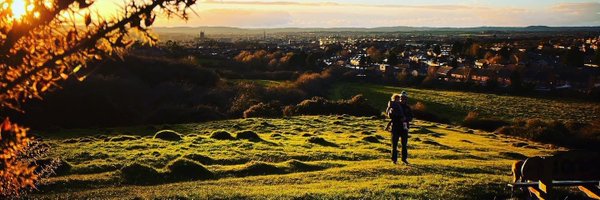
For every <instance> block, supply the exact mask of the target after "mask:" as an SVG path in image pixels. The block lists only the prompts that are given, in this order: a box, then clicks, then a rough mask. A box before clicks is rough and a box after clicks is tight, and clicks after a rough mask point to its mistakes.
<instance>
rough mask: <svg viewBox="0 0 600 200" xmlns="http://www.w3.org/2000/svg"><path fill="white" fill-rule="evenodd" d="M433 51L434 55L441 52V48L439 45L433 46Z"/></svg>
mask: <svg viewBox="0 0 600 200" xmlns="http://www.w3.org/2000/svg"><path fill="white" fill-rule="evenodd" d="M433 53H435V55H436V56H439V55H440V54H442V48H441V47H440V45H435V46H433Z"/></svg>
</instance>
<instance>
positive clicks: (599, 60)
mask: <svg viewBox="0 0 600 200" xmlns="http://www.w3.org/2000/svg"><path fill="white" fill-rule="evenodd" d="M592 62H593V63H594V64H596V65H600V49H596V51H595V53H594V59H593V60H592Z"/></svg>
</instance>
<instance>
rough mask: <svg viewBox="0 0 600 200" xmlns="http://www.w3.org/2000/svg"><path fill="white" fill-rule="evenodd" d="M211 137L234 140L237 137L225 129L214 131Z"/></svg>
mask: <svg viewBox="0 0 600 200" xmlns="http://www.w3.org/2000/svg"><path fill="white" fill-rule="evenodd" d="M210 138H212V139H217V140H234V139H235V138H234V137H233V136H231V133H229V132H227V131H225V130H217V131H213V132H212V133H211V134H210Z"/></svg>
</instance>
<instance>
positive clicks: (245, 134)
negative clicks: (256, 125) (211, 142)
mask: <svg viewBox="0 0 600 200" xmlns="http://www.w3.org/2000/svg"><path fill="white" fill-rule="evenodd" d="M235 138H237V139H247V140H252V141H260V140H262V139H260V136H258V134H256V133H255V132H254V131H251V130H245V131H239V132H237V133H236V136H235Z"/></svg>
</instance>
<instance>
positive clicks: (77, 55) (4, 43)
mask: <svg viewBox="0 0 600 200" xmlns="http://www.w3.org/2000/svg"><path fill="white" fill-rule="evenodd" d="M94 2H95V1H94V0H43V1H34V0H8V1H4V2H2V3H0V75H1V76H0V107H9V108H13V109H16V110H19V107H20V106H19V104H20V103H21V102H23V101H25V100H27V99H31V98H41V94H42V93H43V92H45V91H48V90H49V89H52V88H55V87H56V86H57V82H58V81H60V80H64V79H67V78H68V77H69V76H76V77H77V78H79V79H83V78H85V74H79V73H78V72H80V69H82V68H84V67H86V65H87V63H89V62H90V61H94V60H101V59H103V58H105V57H108V56H115V55H116V56H120V55H122V54H123V53H124V50H125V49H127V47H129V46H131V45H132V44H133V43H134V41H136V40H139V41H141V42H144V43H147V44H150V45H152V44H154V43H155V42H156V41H157V38H156V37H155V36H154V35H152V34H151V33H150V31H149V29H148V27H150V26H151V25H152V24H153V23H154V20H155V19H156V16H157V15H163V16H166V17H167V18H169V17H178V18H182V19H187V18H188V12H189V10H190V6H192V5H193V4H195V3H196V1H195V0H129V1H125V3H124V4H123V6H122V7H121V10H120V11H119V12H117V14H114V15H111V16H103V15H101V14H100V13H99V12H96V11H94V10H93V9H92V8H93V4H94Z"/></svg>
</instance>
